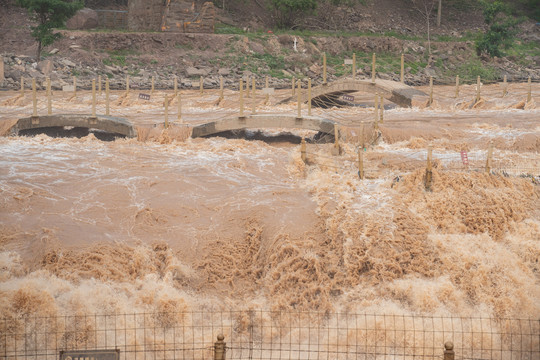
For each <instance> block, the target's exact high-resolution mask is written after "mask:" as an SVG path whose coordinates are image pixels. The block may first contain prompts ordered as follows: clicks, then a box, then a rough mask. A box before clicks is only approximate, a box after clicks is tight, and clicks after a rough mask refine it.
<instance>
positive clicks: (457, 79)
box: [456, 75, 459, 99]
mask: <svg viewBox="0 0 540 360" xmlns="http://www.w3.org/2000/svg"><path fill="white" fill-rule="evenodd" d="M458 97H459V75H456V99H457V98H458Z"/></svg>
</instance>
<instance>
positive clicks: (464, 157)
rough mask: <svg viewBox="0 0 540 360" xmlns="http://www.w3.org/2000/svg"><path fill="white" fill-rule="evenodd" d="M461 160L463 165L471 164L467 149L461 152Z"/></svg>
mask: <svg viewBox="0 0 540 360" xmlns="http://www.w3.org/2000/svg"><path fill="white" fill-rule="evenodd" d="M461 162H462V163H463V165H467V166H468V165H469V156H468V155H467V152H466V151H462V152H461Z"/></svg>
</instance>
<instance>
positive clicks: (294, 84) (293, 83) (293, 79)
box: [291, 76, 296, 96]
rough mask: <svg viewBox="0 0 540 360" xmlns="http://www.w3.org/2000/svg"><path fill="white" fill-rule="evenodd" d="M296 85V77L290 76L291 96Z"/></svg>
mask: <svg viewBox="0 0 540 360" xmlns="http://www.w3.org/2000/svg"><path fill="white" fill-rule="evenodd" d="M295 86H296V78H295V77H294V76H293V77H292V86H291V96H294V88H295Z"/></svg>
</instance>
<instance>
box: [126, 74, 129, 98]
mask: <svg viewBox="0 0 540 360" xmlns="http://www.w3.org/2000/svg"><path fill="white" fill-rule="evenodd" d="M127 94H129V75H126V95H127Z"/></svg>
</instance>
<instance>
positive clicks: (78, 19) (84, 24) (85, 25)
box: [66, 8, 99, 30]
mask: <svg viewBox="0 0 540 360" xmlns="http://www.w3.org/2000/svg"><path fill="white" fill-rule="evenodd" d="M98 24H99V21H98V14H97V12H95V11H94V10H92V9H88V8H84V9H81V10H79V11H77V13H76V14H75V15H73V17H72V18H71V19H69V20H68V21H67V23H66V27H67V28H68V29H70V30H80V29H93V28H96V27H97V26H98Z"/></svg>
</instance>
